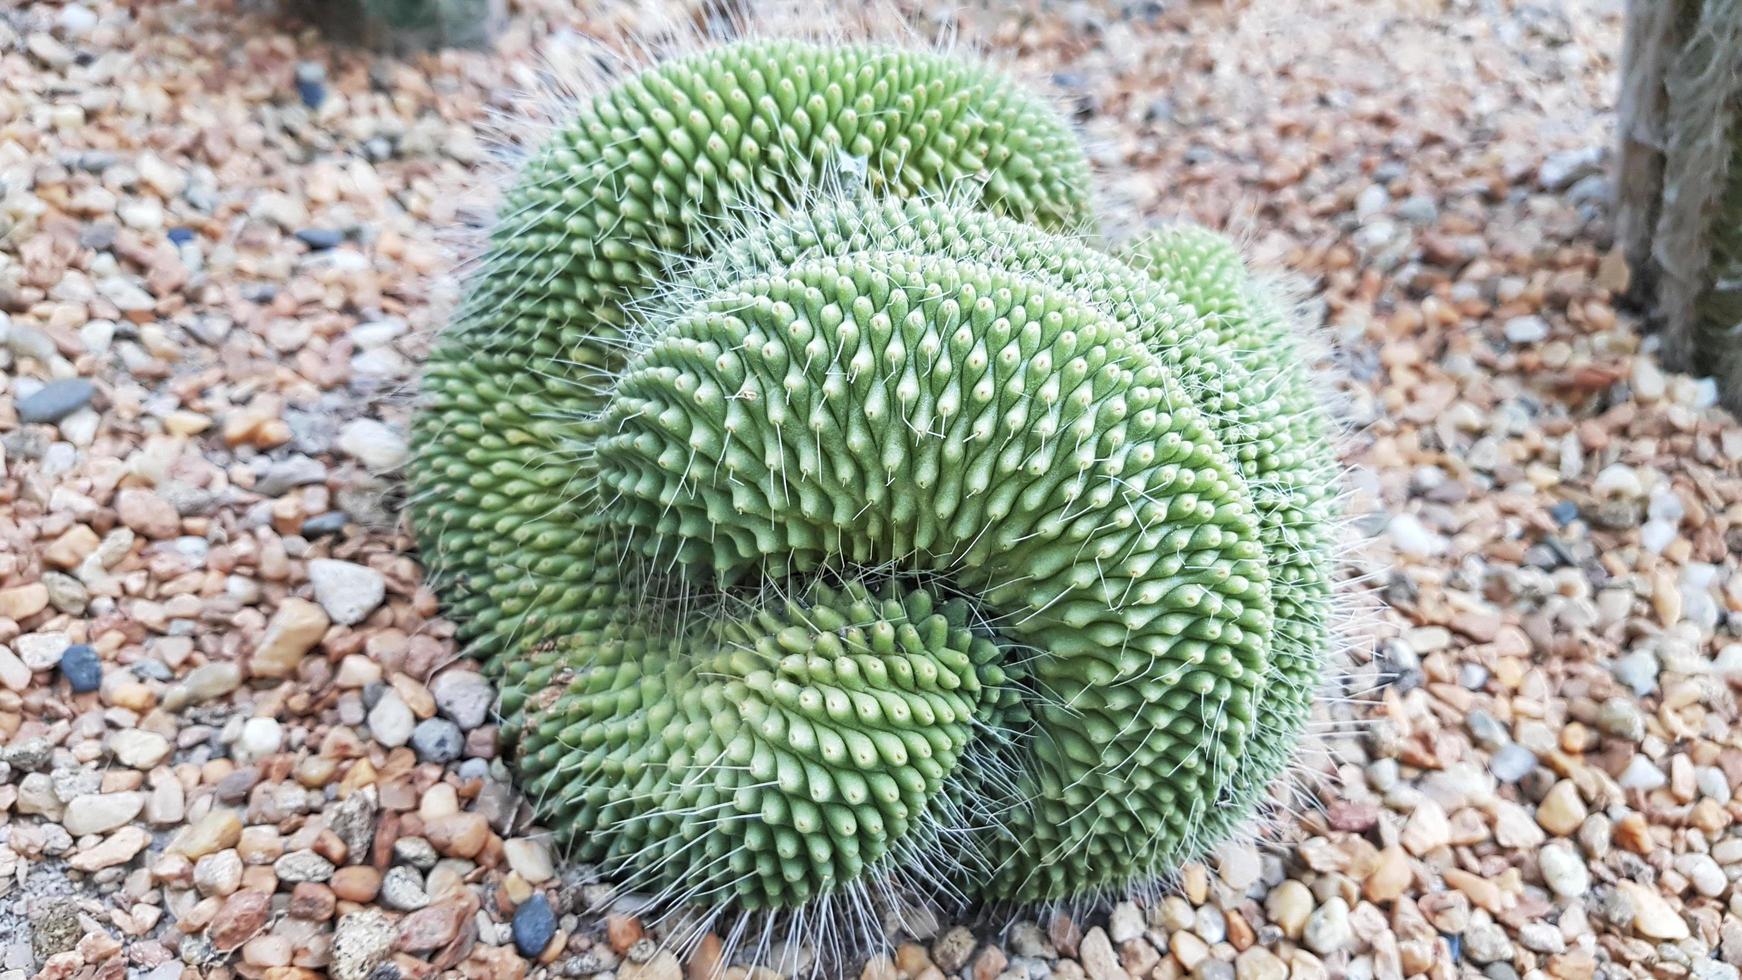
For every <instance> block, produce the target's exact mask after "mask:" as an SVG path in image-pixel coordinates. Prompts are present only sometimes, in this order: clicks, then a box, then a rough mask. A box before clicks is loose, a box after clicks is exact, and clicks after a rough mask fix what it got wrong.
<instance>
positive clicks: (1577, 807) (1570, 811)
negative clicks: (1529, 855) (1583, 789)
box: [1536, 779, 1588, 837]
mask: <svg viewBox="0 0 1742 980" xmlns="http://www.w3.org/2000/svg"><path fill="white" fill-rule="evenodd" d="M1587 812H1588V811H1586V809H1585V802H1584V800H1582V799H1580V798H1579V788H1578V787H1577V786H1575V785H1573V782H1572V780H1569V779H1563V780H1561V781H1560V782H1558V783H1556V784H1555V785H1554V787H1553V788H1552V789H1550V790H1549V792H1548V795H1547V796H1545V797H1543V800H1542V802H1541V803H1539V804H1537V807H1536V822H1537V823H1539V824H1541V825H1542V829H1544V830H1546V831H1548V832H1549V833H1551V834H1555V835H1558V836H1562V837H1565V836H1567V835H1569V834H1571V833H1572V832H1573V831H1575V830H1577V829H1579V824H1581V823H1583V822H1584V820H1585V815H1586V813H1587Z"/></svg>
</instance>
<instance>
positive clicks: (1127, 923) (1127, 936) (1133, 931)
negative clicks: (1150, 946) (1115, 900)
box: [1107, 902, 1145, 946]
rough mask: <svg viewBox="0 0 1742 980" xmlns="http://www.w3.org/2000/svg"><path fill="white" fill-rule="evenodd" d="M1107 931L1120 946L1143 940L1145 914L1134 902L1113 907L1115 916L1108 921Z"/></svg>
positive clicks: (1110, 937)
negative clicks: (1135, 940)
mask: <svg viewBox="0 0 1742 980" xmlns="http://www.w3.org/2000/svg"><path fill="white" fill-rule="evenodd" d="M1107 930H1108V933H1107V934H1108V938H1109V939H1111V940H1112V941H1113V942H1114V943H1115V944H1117V945H1120V946H1123V945H1124V944H1126V943H1128V942H1130V941H1131V940H1133V939H1138V938H1141V937H1142V936H1143V933H1144V932H1145V926H1144V923H1143V913H1142V912H1141V911H1139V910H1138V908H1137V905H1136V904H1135V903H1133V902H1120V903H1119V904H1118V905H1115V906H1113V914H1112V915H1111V916H1109V917H1108V920H1107Z"/></svg>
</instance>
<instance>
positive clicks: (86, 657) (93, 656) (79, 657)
mask: <svg viewBox="0 0 1742 980" xmlns="http://www.w3.org/2000/svg"><path fill="white" fill-rule="evenodd" d="M60 673H61V676H62V677H65V678H66V679H67V685H68V686H70V687H71V688H72V689H73V690H74V691H75V692H77V693H79V694H84V693H86V692H89V691H95V690H96V689H97V688H99V687H101V686H102V684H103V661H102V660H100V659H98V658H97V651H96V650H94V649H92V648H91V647H90V646H89V645H87V644H84V643H78V644H74V645H73V646H70V647H67V648H66V652H64V653H62V654H61V655H60Z"/></svg>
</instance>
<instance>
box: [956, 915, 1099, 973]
mask: <svg viewBox="0 0 1742 980" xmlns="http://www.w3.org/2000/svg"><path fill="white" fill-rule="evenodd" d="M972 941H973V940H972V937H970V939H969V942H970V943H971V942H972ZM970 948H972V947H970ZM1077 955H1078V956H1079V957H1080V958H1081V959H1082V963H1083V972H1084V973H1086V974H1088V976H1089V980H1130V976H1131V975H1130V974H1128V973H1126V972H1125V968H1124V967H1123V966H1120V965H1119V957H1118V955H1117V954H1115V953H1114V952H1113V943H1112V941H1111V940H1109V939H1108V938H1107V934H1106V933H1105V932H1103V931H1102V930H1101V928H1100V927H1099V926H1096V927H1095V928H1093V929H1090V930H1089V931H1088V932H1086V933H1084V934H1083V941H1082V944H1081V945H1080V946H1079V947H1078V951H1077ZM939 965H940V966H941V965H942V964H939ZM952 972H953V971H952Z"/></svg>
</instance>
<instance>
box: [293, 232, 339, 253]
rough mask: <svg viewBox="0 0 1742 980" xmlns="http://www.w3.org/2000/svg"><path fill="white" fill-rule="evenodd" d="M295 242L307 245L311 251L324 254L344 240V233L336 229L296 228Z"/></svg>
mask: <svg viewBox="0 0 1742 980" xmlns="http://www.w3.org/2000/svg"><path fill="white" fill-rule="evenodd" d="M296 240H297V241H299V242H302V243H303V244H304V245H307V246H308V247H309V249H310V250H311V251H315V252H324V251H326V250H327V249H330V248H337V247H338V245H339V243H340V242H342V241H344V240H345V233H344V232H342V231H339V230H338V229H336V228H298V229H297V230H296Z"/></svg>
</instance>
